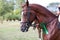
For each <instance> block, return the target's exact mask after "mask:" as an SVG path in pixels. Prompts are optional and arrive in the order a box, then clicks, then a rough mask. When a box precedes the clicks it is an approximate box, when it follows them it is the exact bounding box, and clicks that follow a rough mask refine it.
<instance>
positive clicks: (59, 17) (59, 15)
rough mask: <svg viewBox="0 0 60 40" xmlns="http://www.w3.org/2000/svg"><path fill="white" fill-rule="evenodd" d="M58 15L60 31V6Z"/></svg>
mask: <svg viewBox="0 0 60 40" xmlns="http://www.w3.org/2000/svg"><path fill="white" fill-rule="evenodd" d="M57 15H58V21H59V23H58V27H59V29H60V5H58V12H57Z"/></svg>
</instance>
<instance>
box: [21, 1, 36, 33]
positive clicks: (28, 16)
mask: <svg viewBox="0 0 60 40" xmlns="http://www.w3.org/2000/svg"><path fill="white" fill-rule="evenodd" d="M30 11H31V8H30V6H29V2H28V0H26V4H25V5H23V6H22V18H21V31H22V32H27V31H28V29H29V27H30V26H31V24H32V22H33V21H34V19H35V15H34V14H32V12H30Z"/></svg>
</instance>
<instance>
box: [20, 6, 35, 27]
mask: <svg viewBox="0 0 60 40" xmlns="http://www.w3.org/2000/svg"><path fill="white" fill-rule="evenodd" d="M27 10H28V11H27V12H26V13H27V21H26V22H21V23H23V24H24V23H25V24H27V27H29V26H32V22H33V21H34V20H35V19H36V15H35V14H32V13H30V7H29V6H28V7H27ZM30 14H32V16H33V17H34V19H33V20H32V21H30Z"/></svg>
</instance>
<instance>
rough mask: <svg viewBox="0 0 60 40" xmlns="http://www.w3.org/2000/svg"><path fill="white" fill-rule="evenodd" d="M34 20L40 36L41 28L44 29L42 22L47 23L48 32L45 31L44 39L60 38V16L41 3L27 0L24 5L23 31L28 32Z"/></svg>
mask: <svg viewBox="0 0 60 40" xmlns="http://www.w3.org/2000/svg"><path fill="white" fill-rule="evenodd" d="M32 22H34V24H35V26H34V27H36V28H37V30H38V34H39V38H41V35H40V32H41V29H43V28H42V26H40V24H41V23H45V24H46V28H47V30H48V34H45V33H43V40H60V29H59V28H58V23H59V22H58V16H56V15H54V14H53V13H52V12H50V11H49V10H48V9H46V8H45V7H43V6H41V5H38V4H29V1H28V0H27V1H26V3H25V4H24V5H22V17H21V31H22V32H28V29H29V28H30V27H31V26H32Z"/></svg>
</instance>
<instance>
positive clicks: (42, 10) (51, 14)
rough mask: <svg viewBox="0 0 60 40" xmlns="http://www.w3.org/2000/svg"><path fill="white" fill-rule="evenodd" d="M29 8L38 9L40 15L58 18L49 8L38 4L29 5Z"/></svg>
mask: <svg viewBox="0 0 60 40" xmlns="http://www.w3.org/2000/svg"><path fill="white" fill-rule="evenodd" d="M29 6H31V7H33V9H34V8H36V9H35V10H36V11H38V12H39V13H40V14H41V13H44V15H46V16H48V17H50V16H51V17H57V16H56V15H54V14H53V13H52V12H51V11H49V10H48V9H47V8H45V7H43V6H41V5H38V4H29Z"/></svg>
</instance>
